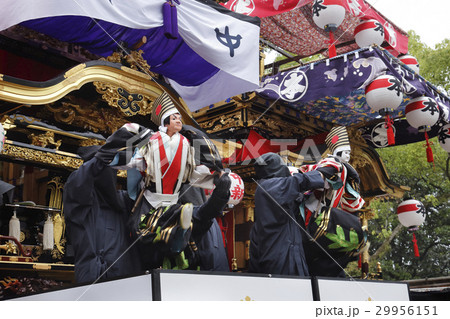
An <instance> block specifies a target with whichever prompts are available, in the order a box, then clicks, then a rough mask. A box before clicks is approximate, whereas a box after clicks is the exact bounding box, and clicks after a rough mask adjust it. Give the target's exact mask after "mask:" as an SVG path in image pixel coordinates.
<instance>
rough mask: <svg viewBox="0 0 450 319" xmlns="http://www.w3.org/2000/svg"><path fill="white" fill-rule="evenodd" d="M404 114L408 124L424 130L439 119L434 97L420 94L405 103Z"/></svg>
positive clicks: (427, 129)
mask: <svg viewBox="0 0 450 319" xmlns="http://www.w3.org/2000/svg"><path fill="white" fill-rule="evenodd" d="M405 114H406V121H408V123H409V125H411V126H412V127H415V128H417V129H418V130H419V131H425V132H426V131H429V130H430V129H431V126H433V125H434V124H436V122H437V121H438V120H439V107H438V104H437V103H436V101H435V100H434V99H432V98H430V97H427V96H421V97H418V98H415V99H412V100H411V102H409V103H408V105H406V108H405Z"/></svg>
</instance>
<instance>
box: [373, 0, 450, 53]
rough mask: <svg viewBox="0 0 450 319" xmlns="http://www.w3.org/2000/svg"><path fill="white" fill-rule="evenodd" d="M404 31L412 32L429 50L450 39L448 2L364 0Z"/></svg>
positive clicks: (442, 0) (438, 0)
mask: <svg viewBox="0 0 450 319" xmlns="http://www.w3.org/2000/svg"><path fill="white" fill-rule="evenodd" d="M366 2H368V3H370V4H371V5H372V6H373V7H374V8H375V9H377V10H378V11H379V12H381V13H382V14H383V15H384V16H385V17H386V18H388V19H389V20H391V21H392V22H393V23H394V24H395V25H397V26H398V27H399V28H401V29H403V30H404V31H406V32H408V31H409V30H414V31H415V32H416V34H418V35H419V36H420V40H421V41H422V42H424V43H425V44H426V45H428V46H429V47H431V48H434V45H435V44H437V43H439V42H441V41H442V40H444V39H446V38H449V39H450V15H449V14H450V0H366Z"/></svg>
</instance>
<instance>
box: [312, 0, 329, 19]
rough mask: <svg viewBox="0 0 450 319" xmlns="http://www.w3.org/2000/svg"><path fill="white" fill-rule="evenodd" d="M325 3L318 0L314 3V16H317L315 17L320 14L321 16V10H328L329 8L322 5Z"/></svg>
mask: <svg viewBox="0 0 450 319" xmlns="http://www.w3.org/2000/svg"><path fill="white" fill-rule="evenodd" d="M322 3H323V0H322V1H321V0H318V1H315V2H314V4H313V15H315V16H319V15H320V14H319V12H320V11H321V10H324V9H326V8H327V7H325V6H322V5H321V4H322Z"/></svg>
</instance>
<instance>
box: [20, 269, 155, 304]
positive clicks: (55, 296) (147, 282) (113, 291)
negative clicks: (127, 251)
mask: <svg viewBox="0 0 450 319" xmlns="http://www.w3.org/2000/svg"><path fill="white" fill-rule="evenodd" d="M151 278H152V276H151V275H143V276H136V277H130V278H124V279H117V280H111V281H106V282H101V283H96V284H93V285H85V286H79V287H74V288H67V289H61V290H57V291H51V292H45V293H40V294H36V295H30V296H26V297H20V298H15V299H13V300H12V301H16V300H17V301H29V300H30V301H76V300H80V301H121V300H123V301H138V300H139V301H152V298H153V297H152V279H151Z"/></svg>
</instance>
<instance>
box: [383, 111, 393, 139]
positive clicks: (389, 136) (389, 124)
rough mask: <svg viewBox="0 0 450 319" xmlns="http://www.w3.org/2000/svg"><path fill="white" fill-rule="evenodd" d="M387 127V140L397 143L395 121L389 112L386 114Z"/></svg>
mask: <svg viewBox="0 0 450 319" xmlns="http://www.w3.org/2000/svg"><path fill="white" fill-rule="evenodd" d="M385 123H386V125H385V126H386V129H387V140H388V144H389V145H395V134H394V129H393V128H392V126H393V125H394V121H393V120H392V119H391V118H390V116H389V114H388V115H386V121H385Z"/></svg>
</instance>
